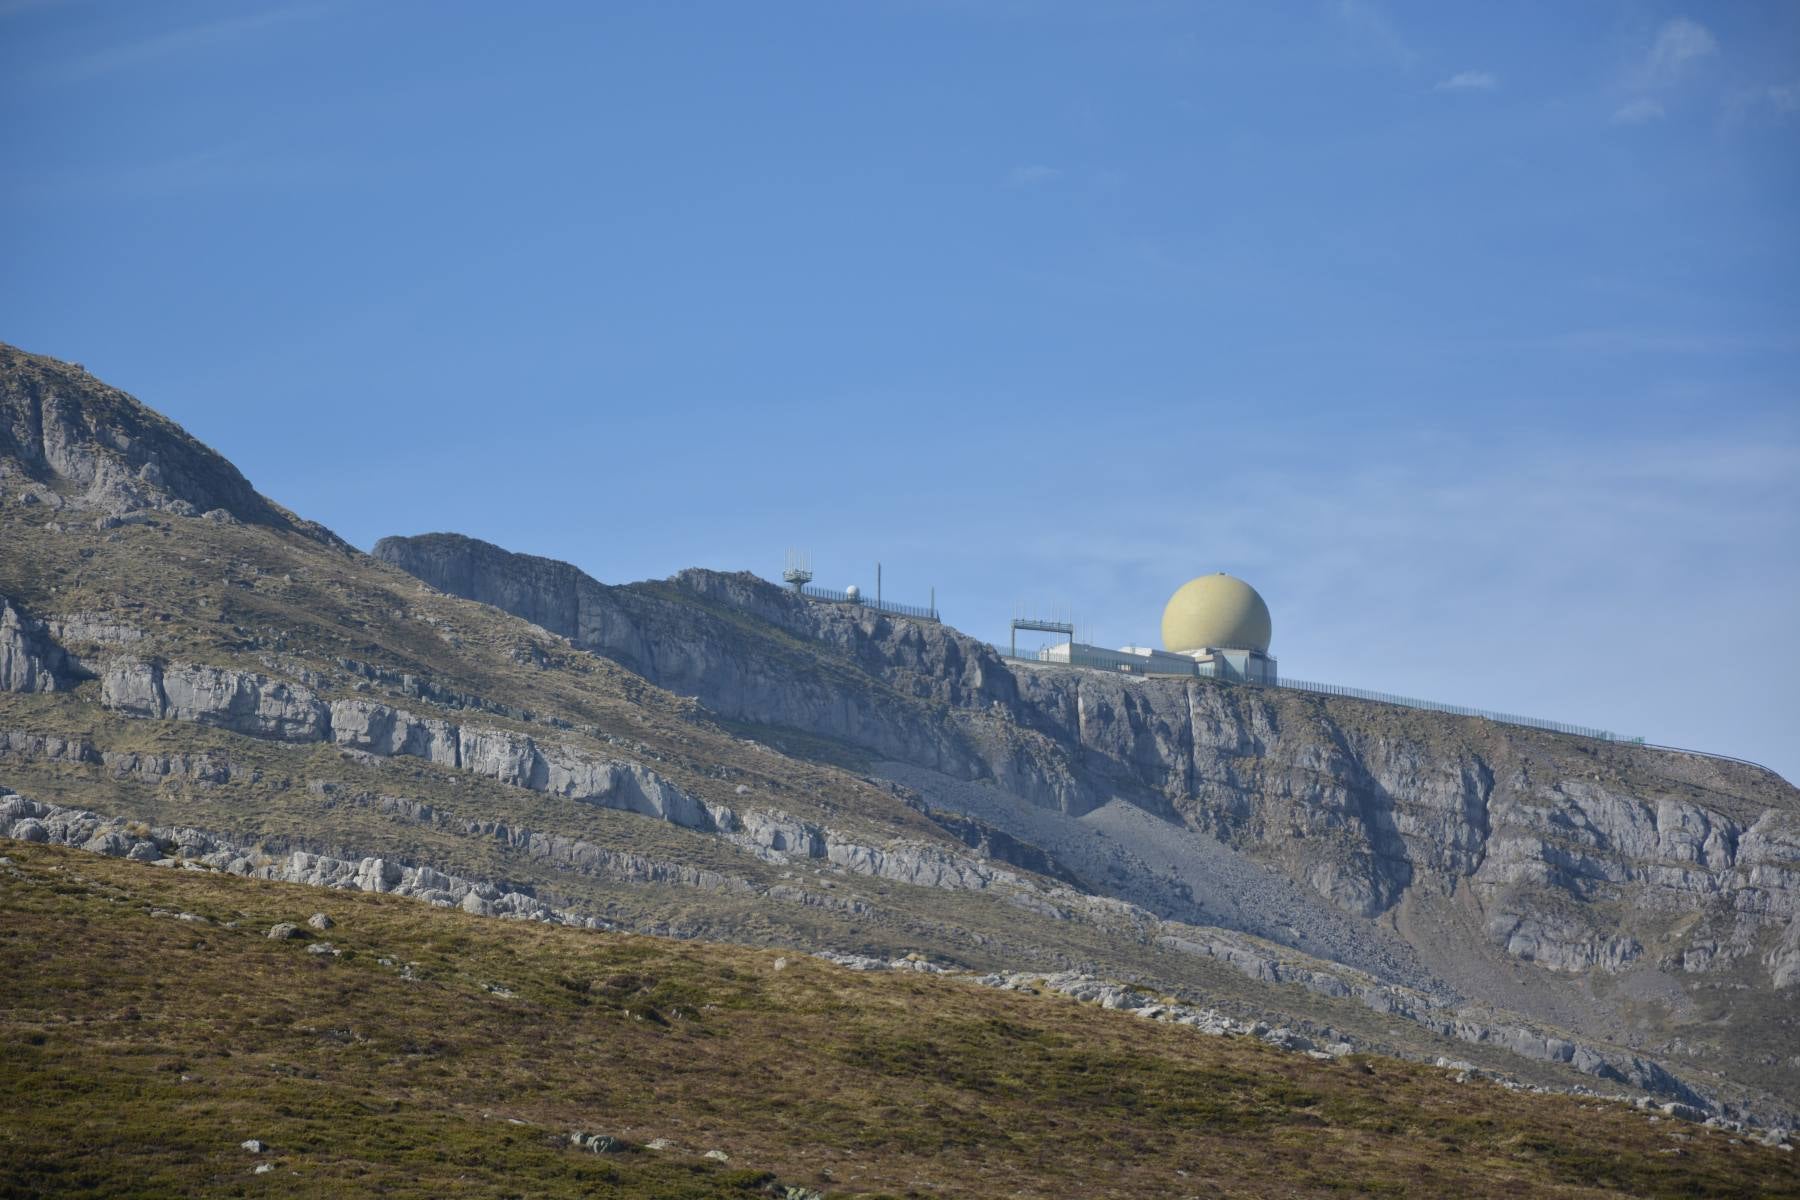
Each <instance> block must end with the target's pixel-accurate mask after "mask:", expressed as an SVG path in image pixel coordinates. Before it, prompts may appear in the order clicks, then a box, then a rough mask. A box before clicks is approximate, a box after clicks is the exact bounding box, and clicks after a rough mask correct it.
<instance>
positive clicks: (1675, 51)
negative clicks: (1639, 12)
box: [1644, 17, 1719, 87]
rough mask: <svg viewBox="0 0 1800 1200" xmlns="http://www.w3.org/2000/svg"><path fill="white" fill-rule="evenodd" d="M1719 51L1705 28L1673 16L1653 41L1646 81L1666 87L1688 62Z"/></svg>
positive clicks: (1715, 40)
mask: <svg viewBox="0 0 1800 1200" xmlns="http://www.w3.org/2000/svg"><path fill="white" fill-rule="evenodd" d="M1718 52H1719V40H1718V39H1717V38H1715V37H1713V35H1712V32H1711V31H1710V30H1708V29H1707V28H1706V26H1704V25H1702V24H1700V23H1699V22H1698V21H1690V20H1688V19H1687V18H1686V17H1676V18H1675V19H1674V20H1672V21H1668V22H1666V23H1664V25H1663V27H1662V28H1661V29H1659V30H1657V31H1656V41H1655V42H1654V43H1652V44H1651V46H1650V54H1649V57H1648V58H1647V59H1646V60H1645V63H1644V70H1645V81H1646V83H1648V84H1649V85H1650V86H1652V87H1661V86H1667V85H1668V84H1671V83H1673V82H1675V80H1676V79H1677V78H1678V77H1679V76H1680V75H1681V73H1682V72H1683V71H1684V70H1685V69H1686V68H1687V64H1688V63H1690V62H1692V61H1694V60H1695V59H1697V58H1706V57H1707V56H1709V55H1713V54H1717V53H1718Z"/></svg>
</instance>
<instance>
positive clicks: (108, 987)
mask: <svg viewBox="0 0 1800 1200" xmlns="http://www.w3.org/2000/svg"><path fill="white" fill-rule="evenodd" d="M0 850H3V852H4V854H6V855H7V856H9V857H10V859H11V865H9V866H0V912H4V914H5V917H4V920H0V1045H3V1046H4V1053H3V1054H0V1117H3V1119H0V1194H5V1195H20V1196H23V1195H41V1194H58V1195H92V1196H125V1195H131V1196H148V1195H259V1194H269V1195H284V1196H286V1195H301V1196H310V1195H334V1196H335V1195H339V1194H342V1193H343V1192H344V1191H345V1190H346V1189H348V1188H354V1189H356V1190H357V1191H358V1192H359V1193H362V1194H376V1195H388V1196H434V1197H435V1196H527V1195H529V1196H564V1195H568V1196H576V1195H581V1196H590V1195H600V1196H630V1197H652V1196H659V1197H661V1196H666V1197H677V1196H681V1197H688V1196H691V1197H709V1196H745V1195H767V1194H777V1195H779V1194H782V1193H781V1190H780V1189H781V1188H785V1187H788V1186H797V1187H806V1188H814V1189H818V1190H820V1191H822V1192H824V1193H826V1194H829V1195H845V1196H849V1195H895V1196H938V1195H941V1196H995V1195H1012V1196H1068V1195H1092V1196H1187V1195H1195V1196H1200V1195H1204V1196H1208V1197H1213V1196H1276V1195H1281V1196H1294V1195H1300V1196H1312V1195H1341V1194H1346V1193H1348V1194H1388V1195H1407V1194H1412V1195H1450V1194H1455V1195H1469V1196H1502V1195H1505V1196H1519V1195H1533V1196H1597V1195H1612V1194H1623V1195H1647V1196H1656V1195H1666V1196H1751V1195H1768V1196H1777V1195H1800V1168H1797V1167H1796V1164H1795V1162H1794V1160H1793V1156H1792V1155H1791V1154H1785V1153H1782V1152H1780V1151H1777V1150H1772V1149H1768V1148H1765V1147H1762V1146H1759V1145H1751V1144H1747V1143H1742V1142H1739V1141H1735V1140H1733V1139H1732V1138H1730V1137H1729V1136H1728V1135H1726V1134H1723V1133H1713V1132H1710V1131H1707V1130H1705V1129H1702V1128H1700V1127H1697V1126H1693V1125H1687V1124H1682V1123H1679V1122H1675V1121H1669V1120H1663V1121H1654V1122H1653V1121H1652V1120H1651V1119H1649V1118H1647V1117H1646V1116H1644V1115H1643V1114H1641V1113H1638V1112H1635V1111H1632V1110H1629V1109H1626V1108H1623V1107H1621V1106H1618V1105H1613V1104H1601V1103H1596V1102H1593V1101H1581V1100H1577V1099H1573V1098H1566V1097H1541V1096H1530V1095H1523V1094H1517V1093H1510V1092H1507V1091H1504V1090H1502V1089H1500V1088H1497V1087H1494V1086H1491V1085H1487V1084H1481V1083H1471V1084H1458V1083H1456V1082H1454V1081H1453V1079H1452V1078H1451V1077H1450V1076H1449V1074H1448V1073H1446V1072H1443V1071H1438V1070H1433V1069H1430V1068H1425V1067H1418V1066H1413V1065H1409V1064H1404V1063H1400V1062H1396V1061H1392V1060H1388V1059H1377V1058H1364V1057H1353V1058H1348V1059H1343V1060H1337V1061H1330V1062H1324V1061H1317V1060H1313V1059H1310V1058H1307V1057H1305V1056H1302V1055H1297V1054H1290V1053H1285V1052H1281V1051H1278V1050H1274V1049H1272V1048H1269V1047H1267V1046H1264V1045H1262V1044H1260V1043H1257V1042H1253V1041H1250V1040H1248V1039H1243V1040H1238V1039H1215V1038H1207V1037H1204V1036H1201V1035H1198V1034H1195V1033H1194V1032H1192V1031H1191V1030H1186V1029H1181V1028H1176V1027H1166V1026H1162V1025H1158V1024H1155V1023H1152V1022H1146V1021H1143V1020H1140V1019H1137V1018H1134V1017H1131V1016H1128V1015H1125V1014H1120V1013H1111V1012H1105V1011H1100V1010H1097V1009H1094V1008H1092V1007H1086V1006H1081V1005H1078V1004H1076V1003H1075V1002H1073V1001H1070V1000H1067V999H1064V998H1060V997H1054V996H1032V995H1018V994H1010V993H999V992H993V991H989V990H987V989H983V988H979V987H976V986H973V985H971V984H968V983H965V982H960V981H957V980H952V979H942V978H934V977H926V976H911V975H862V974H857V973H854V972H850V971H845V970H842V969H839V968H836V967H832V966H829V965H827V964H824V963H821V962H819V961H816V960H813V959H809V958H804V957H800V956H796V955H793V954H791V953H790V954H788V955H786V956H785V957H783V956H780V955H778V954H777V953H776V952H773V951H759V950H751V949H745V948H741V947H731V946H721V945H713V944H704V943H693V942H672V941H666V940H661V939H654V938H646V937H639V936H632V935H624V934H609V933H597V932H585V931H577V930H569V929H557V928H548V927H542V926H536V925H526V924H521V923H516V922H506V921H498V920H490V919H482V918H478V917H471V916H467V915H465V914H462V913H460V912H454V911H447V910H440V909H433V908H430V907H428V906H426V905H423V904H420V903H417V902H414V901H408V900H401V899H396V898H393V897H383V896H377V895H364V894H355V893H334V892H321V891H318V890H315V889H306V888H300V887H294V886H287V885H280V884H270V883H260V882H252V881H246V880H241V879H237V878H233V877H229V876H223V875H210V874H204V873H199V872H188V871H171V870H168V869H162V868H156V867H151V866H143V865H139V864H134V863H127V862H121V861H117V860H112V859H105V858H100V857H97V856H94V855H89V854H82V853H78V852H72V851H63V850H55V849H49V848H45V847H39V846H29V845H25V844H22V843H6V844H5V845H4V846H3V847H0ZM315 911H324V912H326V913H328V914H329V915H330V916H331V917H332V918H333V919H334V920H335V922H336V924H335V926H334V927H333V928H331V929H330V930H328V931H326V932H323V933H313V934H311V935H310V937H309V938H307V939H301V940H287V941H274V940H270V939H269V938H268V937H267V936H266V933H267V930H268V929H269V927H270V926H271V925H273V924H275V923H277V922H282V921H292V922H304V921H305V920H306V918H307V916H308V914H310V913H312V912H315ZM178 914H190V915H191V916H192V917H194V918H197V919H191V920H190V919H182V918H181V917H180V916H179V915H178ZM322 941H323V942H329V943H330V944H331V946H332V947H333V948H334V949H336V950H338V951H341V953H340V954H336V955H334V954H321V953H314V952H312V950H311V947H312V946H314V945H316V944H318V943H319V942H322ZM572 1129H582V1130H586V1131H590V1132H599V1133H604V1134H609V1135H613V1136H615V1137H619V1138H622V1139H624V1140H626V1141H627V1142H628V1143H630V1144H631V1148H628V1149H625V1150H623V1151H622V1152H619V1153H613V1154H606V1155H594V1154H591V1153H588V1152H585V1151H581V1150H577V1149H574V1148H572V1147H571V1146H569V1145H568V1143H567V1139H566V1136H565V1135H566V1134H567V1133H568V1132H569V1131H570V1130H572ZM251 1138H254V1139H259V1140H261V1141H263V1142H265V1143H267V1144H268V1147H269V1148H268V1150H267V1151H266V1152H264V1153H261V1154H257V1153H252V1152H250V1151H246V1150H244V1149H242V1148H241V1147H240V1143H242V1142H243V1141H245V1140H246V1139H251ZM657 1139H666V1140H667V1141H668V1142H669V1143H671V1147H670V1148H668V1149H663V1150H650V1149H647V1148H643V1147H644V1146H645V1145H646V1144H647V1143H650V1142H652V1141H656V1140H657ZM708 1150H719V1151H722V1152H723V1153H725V1154H727V1155H728V1156H729V1161H728V1162H719V1161H716V1160H713V1159H708V1158H705V1157H702V1155H703V1154H704V1152H705V1151H708ZM259 1164H270V1165H272V1166H273V1168H274V1169H273V1170H271V1171H268V1172H266V1173H263V1174H255V1173H253V1172H254V1169H255V1167H256V1166H257V1165H259Z"/></svg>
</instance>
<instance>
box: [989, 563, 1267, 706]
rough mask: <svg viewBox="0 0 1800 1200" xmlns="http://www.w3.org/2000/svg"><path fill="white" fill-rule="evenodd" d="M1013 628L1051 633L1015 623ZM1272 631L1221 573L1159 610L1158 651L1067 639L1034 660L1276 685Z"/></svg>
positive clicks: (1257, 602) (1251, 596)
mask: <svg viewBox="0 0 1800 1200" xmlns="http://www.w3.org/2000/svg"><path fill="white" fill-rule="evenodd" d="M1014 626H1015V628H1038V629H1043V628H1051V627H1053V626H1046V625H1044V624H1042V623H1038V622H1019V621H1015V622H1014ZM1272 631H1273V628H1272V624H1271V622H1270V620H1269V606H1268V605H1267V604H1265V603H1263V598H1262V597H1261V596H1259V595H1257V592H1256V589H1255V588H1253V587H1251V586H1250V585H1249V584H1247V583H1245V582H1244V581H1243V580H1241V579H1238V578H1236V577H1235V576H1231V575H1227V574H1225V573H1224V572H1223V571H1220V572H1219V573H1218V574H1215V575H1201V576H1199V577H1198V578H1195V579H1190V580H1188V581H1187V582H1186V583H1184V584H1182V585H1181V586H1180V587H1178V588H1176V589H1175V594H1174V595H1173V596H1170V597H1169V602H1168V604H1166V605H1164V606H1163V618H1162V642H1163V648H1162V649H1161V650H1153V649H1150V648H1149V647H1147V646H1123V647H1120V648H1119V649H1118V650H1116V651H1113V650H1104V649H1102V648H1100V647H1098V646H1084V645H1081V644H1080V643H1078V642H1076V641H1075V640H1074V638H1073V636H1071V637H1070V640H1069V641H1067V642H1065V643H1062V644H1061V645H1055V646H1048V647H1046V648H1045V649H1044V650H1042V651H1041V652H1039V654H1038V656H1037V657H1038V658H1039V660H1040V661H1044V662H1064V663H1070V664H1072V665H1077V666H1094V667H1100V668H1102V669H1107V670H1118V671H1123V672H1127V673H1129V674H1133V675H1137V674H1142V675H1206V676H1211V677H1212V678H1215V679H1231V680H1236V681H1238V682H1249V683H1274V682H1276V670H1275V660H1274V659H1273V658H1272V657H1270V655H1269V638H1270V635H1271V633H1272ZM1071 632H1072V629H1071Z"/></svg>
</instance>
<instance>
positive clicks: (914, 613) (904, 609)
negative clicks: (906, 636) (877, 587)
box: [800, 583, 938, 621]
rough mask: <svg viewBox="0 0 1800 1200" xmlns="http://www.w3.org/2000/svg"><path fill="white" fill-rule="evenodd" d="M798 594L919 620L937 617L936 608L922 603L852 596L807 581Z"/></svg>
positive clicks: (828, 602)
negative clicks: (905, 602)
mask: <svg viewBox="0 0 1800 1200" xmlns="http://www.w3.org/2000/svg"><path fill="white" fill-rule="evenodd" d="M800 594H801V595H802V596H805V597H806V598H807V599H808V600H823V601H825V602H826V603H827V604H854V605H857V606H858V607H861V608H868V609H873V610H874V611H876V612H880V613H887V614H889V615H890V616H895V617H912V618H914V619H915V620H920V621H935V620H937V619H938V613H937V609H935V608H930V607H927V606H926V605H922V604H901V603H900V602H899V601H897V600H879V599H876V598H875V597H873V596H865V595H862V594H861V593H860V592H859V593H858V594H857V595H855V596H852V595H850V593H849V592H840V591H838V590H837V589H836V588H828V587H821V586H819V585H818V584H816V583H809V584H806V585H805V586H803V587H802V588H801V589H800Z"/></svg>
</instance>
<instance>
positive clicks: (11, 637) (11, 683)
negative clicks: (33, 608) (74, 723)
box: [0, 596, 86, 692]
mask: <svg viewBox="0 0 1800 1200" xmlns="http://www.w3.org/2000/svg"><path fill="white" fill-rule="evenodd" d="M85 676H86V672H85V671H83V670H82V669H81V668H80V666H79V665H78V664H77V663H76V661H75V660H74V659H73V658H71V657H70V656H69V654H68V652H67V651H66V650H64V649H63V648H62V647H61V646H59V645H58V644H57V643H56V641H55V639H54V638H52V636H51V635H50V632H49V631H48V629H47V628H46V627H45V625H44V623H43V622H41V621H36V620H33V619H32V618H30V617H28V616H26V615H25V613H24V612H23V611H22V610H21V609H20V608H19V607H18V606H16V605H15V604H13V602H12V601H10V600H8V599H7V598H6V597H5V596H0V692H54V691H58V690H66V689H68V688H69V687H71V686H73V685H74V684H75V683H76V682H78V681H79V680H80V679H82V678H84V677H85Z"/></svg>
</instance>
